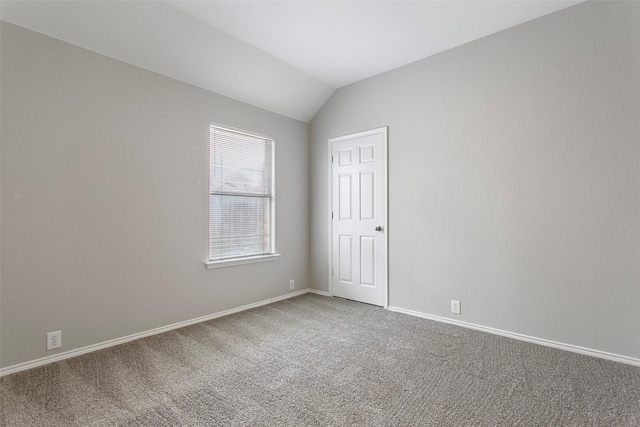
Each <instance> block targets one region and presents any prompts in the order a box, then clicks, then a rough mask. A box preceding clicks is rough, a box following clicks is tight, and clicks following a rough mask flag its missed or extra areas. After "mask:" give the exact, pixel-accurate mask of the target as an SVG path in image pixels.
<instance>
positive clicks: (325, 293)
mask: <svg viewBox="0 0 640 427" xmlns="http://www.w3.org/2000/svg"><path fill="white" fill-rule="evenodd" d="M308 291H309V293H312V294H316V295H322V296H323V297H330V296H331V294H330V293H329V292H327V291H319V290H317V289H308Z"/></svg>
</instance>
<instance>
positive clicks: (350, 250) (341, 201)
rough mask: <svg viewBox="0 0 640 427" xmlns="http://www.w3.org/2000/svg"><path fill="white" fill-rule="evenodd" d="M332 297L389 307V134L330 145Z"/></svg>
mask: <svg viewBox="0 0 640 427" xmlns="http://www.w3.org/2000/svg"><path fill="white" fill-rule="evenodd" d="M329 143H330V146H331V154H332V164H331V182H332V184H331V212H332V219H331V237H330V240H331V293H332V294H333V295H335V296H339V297H343V298H349V299H353V300H356V301H362V302H366V303H369V304H375V305H381V306H386V305H387V253H386V249H387V240H386V239H387V237H386V236H387V234H386V233H387V230H386V225H387V216H386V215H387V205H386V200H387V194H386V179H387V178H386V149H387V148H386V147H387V129H386V128H381V129H375V130H373V131H367V132H361V133H358V134H353V135H347V136H344V137H340V138H333V139H331V140H329Z"/></svg>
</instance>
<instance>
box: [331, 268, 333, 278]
mask: <svg viewBox="0 0 640 427" xmlns="http://www.w3.org/2000/svg"><path fill="white" fill-rule="evenodd" d="M331 277H333V268H332V269H331Z"/></svg>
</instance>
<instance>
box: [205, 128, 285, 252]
mask: <svg viewBox="0 0 640 427" xmlns="http://www.w3.org/2000/svg"><path fill="white" fill-rule="evenodd" d="M272 156H273V140H272V139H269V138H264V137H260V136H255V135H249V134H247V133H243V132H239V131H233V130H229V129H224V128H220V127H217V126H211V128H210V178H209V189H210V190H209V227H210V228H209V259H210V260H212V261H221V260H226V259H233V258H244V257H250V256H258V255H267V254H271V253H273V244H274V242H273V233H272V230H273V182H272V176H273V173H272V172H273V171H272V165H273V159H272Z"/></svg>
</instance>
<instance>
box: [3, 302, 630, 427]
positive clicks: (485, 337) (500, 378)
mask: <svg viewBox="0 0 640 427" xmlns="http://www.w3.org/2000/svg"><path fill="white" fill-rule="evenodd" d="M0 409H1V410H2V412H1V414H0V425H3V426H4V425H6V426H74V425H83V426H84V425H89V426H98V425H109V426H210V425H231V426H246V425H248V426H314V425H315V426H345V425H362V426H410V425H413V426H428V425H434V426H446V425H474V426H475V425H525V426H533V425H536V426H542V425H544V426H550V425H559V426H588V425H602V426H627V425H640V368H637V367H633V366H628V365H624V364H619V363H615V362H609V361H605V360H600V359H596V358H591V357H587V356H582V355H579V354H574V353H568V352H563V351H560V350H555V349H551V348H547V347H541V346H537V345H534V344H529V343H525V342H520V341H515V340H511V339H508V338H503V337H499V336H494V335H490V334H486V333H482V332H478V331H473V330H468V329H463V328H460V327H457V326H453V325H447V324H441V323H436V322H432V321H429V320H425V319H420V318H415V317H410V316H406V315H403V314H399V313H393V312H390V311H386V310H383V309H381V308H376V307H373V306H370V305H366V304H360V303H356V302H351V301H346V300H341V299H336V298H327V297H321V296H317V295H311V294H307V295H304V296H301V297H297V298H292V299H289V300H285V301H281V302H278V303H275V304H271V305H268V306H264V307H260V308H257V309H253V310H249V311H246V312H243V313H239V314H235V315H231V316H227V317H224V318H220V319H216V320H212V321H209V322H204V323H200V324H197V325H193V326H189V327H186V328H183V329H179V330H175V331H172V332H167V333H164V334H161V335H156V336H153V337H149V338H144V339H140V340H137V341H134V342H131V343H128V344H123V345H120V346H116V347H111V348H108V349H105V350H101V351H97V352H94V353H91V354H87V355H83V356H79V357H75V358H72V359H68V360H65V361H62V362H58V363H53V364H50V365H47V366H43V367H40V368H35V369H32V370H29V371H25V372H20V373H17V374H13V375H8V376H5V377H3V378H0Z"/></svg>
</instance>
